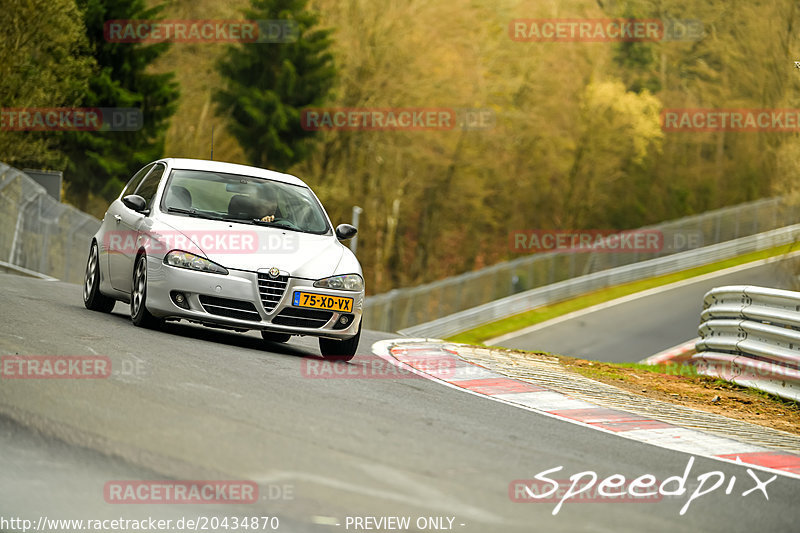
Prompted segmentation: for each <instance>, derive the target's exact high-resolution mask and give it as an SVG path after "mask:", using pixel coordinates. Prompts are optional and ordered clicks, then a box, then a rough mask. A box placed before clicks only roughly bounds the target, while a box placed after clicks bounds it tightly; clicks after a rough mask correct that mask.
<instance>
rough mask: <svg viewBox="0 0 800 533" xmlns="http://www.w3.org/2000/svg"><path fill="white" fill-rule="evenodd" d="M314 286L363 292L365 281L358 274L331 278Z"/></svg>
mask: <svg viewBox="0 0 800 533" xmlns="http://www.w3.org/2000/svg"><path fill="white" fill-rule="evenodd" d="M314 286H315V287H319V288H322V289H337V290H340V291H363V290H364V279H363V278H362V277H361V276H359V275H358V274H342V275H341V276H331V277H329V278H323V279H320V280H317V281H315V282H314Z"/></svg>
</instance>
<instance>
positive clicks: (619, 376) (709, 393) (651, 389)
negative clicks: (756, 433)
mask: <svg viewBox="0 0 800 533" xmlns="http://www.w3.org/2000/svg"><path fill="white" fill-rule="evenodd" d="M559 361H560V363H561V365H562V366H564V368H566V369H567V370H569V371H571V372H575V373H578V374H580V375H582V376H585V377H587V378H590V379H594V380H596V381H600V382H602V383H607V384H609V385H614V386H615V387H619V388H620V389H624V390H626V391H628V392H631V393H633V394H637V395H639V396H644V397H647V398H653V399H656V400H661V401H664V402H670V403H674V404H678V405H683V406H685V407H690V408H692V409H697V410H700V411H706V412H708V413H715V414H718V415H723V416H727V417H728V418H734V419H736V420H742V421H745V422H750V423H752V424H758V425H761V426H766V427H770V428H773V429H779V430H781V431H786V432H789V433H794V434H796V435H800V405H798V403H797V402H793V401H787V400H782V399H781V398H778V397H776V396H772V395H769V394H766V393H764V392H760V391H756V390H753V389H748V388H746V387H741V386H739V385H736V384H735V383H730V382H727V381H723V380H720V379H717V378H710V377H707V376H701V375H698V374H697V373H696V372H695V371H694V367H692V366H690V365H680V364H668V365H656V366H651V367H646V368H645V367H644V366H640V367H637V368H627V367H620V366H617V365H614V364H608V363H601V362H598V361H586V360H584V359H574V358H570V357H559Z"/></svg>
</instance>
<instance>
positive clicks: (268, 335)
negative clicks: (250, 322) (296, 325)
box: [261, 330, 292, 343]
mask: <svg viewBox="0 0 800 533" xmlns="http://www.w3.org/2000/svg"><path fill="white" fill-rule="evenodd" d="M261 338H262V339H264V340H265V341H268V342H281V343H283V342H289V339H291V338H292V336H291V335H289V334H288V333H275V332H274V331H265V330H261Z"/></svg>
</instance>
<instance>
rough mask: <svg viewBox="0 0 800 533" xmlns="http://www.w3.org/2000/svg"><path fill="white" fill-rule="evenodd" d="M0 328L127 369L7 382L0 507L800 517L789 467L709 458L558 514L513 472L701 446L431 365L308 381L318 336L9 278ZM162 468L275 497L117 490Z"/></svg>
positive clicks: (495, 526) (36, 349) (622, 461)
mask: <svg viewBox="0 0 800 533" xmlns="http://www.w3.org/2000/svg"><path fill="white" fill-rule="evenodd" d="M725 282H726V283H727V282H728V281H727V280H726V281H725ZM695 322H696V320H695ZM0 324H2V326H0V328H2V329H0V332H1V333H0V355H5V356H8V355H55V356H58V355H70V356H75V355H87V356H88V355H95V356H98V355H99V356H107V357H108V358H110V360H111V363H112V372H111V375H110V376H109V377H108V378H106V379H80V380H79V379H73V380H69V379H5V378H3V379H0V417H1V418H0V450H2V453H0V517H3V518H8V517H24V518H27V519H31V520H33V521H34V522H35V521H36V520H38V518H39V517H40V516H47V517H48V518H50V519H53V518H63V519H67V518H74V519H104V518H118V517H132V518H137V519H142V518H146V517H148V516H151V517H155V518H160V519H178V518H179V517H181V516H189V517H198V516H207V517H208V516H217V517H223V516H230V515H239V516H242V515H248V516H265V515H268V516H277V517H279V518H280V527H279V528H278V531H298V532H305V531H365V530H366V528H362V529H354V528H353V526H352V525H351V526H349V527H346V523H347V517H348V516H350V517H356V516H358V517H376V518H377V517H389V516H409V517H411V523H412V527H411V528H409V529H406V530H407V531H423V530H428V531H430V530H433V529H432V528H431V527H428V528H427V529H423V528H418V527H416V526H414V525H413V524H414V523H415V521H416V520H417V519H418V518H419V517H449V518H452V519H453V522H452V529H453V530H456V531H474V532H488V533H492V532H506V531H508V532H517V531H519V532H523V531H525V532H532V531H547V532H550V531H565V532H567V531H568V532H573V531H590V532H606V531H608V532H611V531H648V532H650V531H665V532H666V531H669V532H680V531H685V532H698V531H701V532H712V531H720V532H733V531H742V532H752V531H765V532H766V531H777V532H788V531H796V530H797V523H798V520H799V519H800V510H798V506H797V501H798V497H797V494H798V491H800V480H797V479H795V478H790V477H786V476H778V477H777V478H776V479H775V480H774V481H772V482H770V483H769V484H768V485H766V488H765V490H766V491H767V492H768V496H769V499H768V500H767V499H766V498H765V497H764V495H763V494H762V492H761V491H759V490H755V491H750V492H747V491H748V490H749V489H751V488H752V487H753V486H754V484H755V483H754V481H753V479H752V477H751V476H750V475H749V474H748V473H747V471H746V469H745V468H743V467H740V466H737V465H732V464H728V463H721V462H717V461H713V460H709V459H703V458H700V457H697V458H696V459H695V461H694V464H693V466H692V470H691V472H690V475H689V476H688V483H687V489H688V492H687V494H684V495H682V496H666V497H663V498H662V499H660V501H655V502H649V501H648V502H643V501H634V502H631V503H622V502H614V503H596V502H591V503H570V502H567V503H566V504H565V505H564V506H563V507H562V508H561V509H560V511H559V512H558V513H557V514H555V515H553V511H554V509H555V506H556V505H555V503H515V502H512V501H511V499H510V497H509V485H510V484H511V483H512V482H513V481H514V480H517V479H531V478H533V477H534V475H536V474H537V473H540V472H542V471H545V470H549V469H552V468H555V467H557V466H560V465H561V466H563V467H564V468H563V470H562V471H561V472H559V473H558V474H557V475H556V474H552V475H551V476H550V477H553V478H555V479H566V478H568V477H569V476H570V475H572V474H575V473H579V472H583V471H593V472H596V473H597V475H598V477H599V478H607V477H608V476H611V475H613V474H622V475H624V476H626V478H627V479H629V480H630V479H632V478H635V477H638V476H641V475H643V474H652V475H653V476H655V478H656V479H658V480H665V479H667V478H668V477H670V476H681V475H683V474H684V471H685V469H686V466H687V461H688V460H689V458H690V456H689V455H687V454H684V453H679V452H673V451H669V450H665V449H662V448H657V447H653V446H649V445H645V444H641V443H637V442H634V441H630V440H627V439H622V438H619V437H617V436H615V435H611V434H606V433H601V432H598V431H595V430H592V429H589V428H585V427H581V426H576V425H573V424H569V423H565V422H562V421H559V420H555V419H553V418H549V417H545V416H540V415H538V414H536V413H532V412H529V411H524V410H521V409H517V408H514V407H510V406H508V405H504V404H501V403H497V402H492V401H486V400H485V399H482V398H479V397H476V396H474V395H471V394H468V393H465V392H461V391H457V390H453V389H451V388H448V387H445V386H442V385H440V384H437V383H435V382H432V381H428V380H424V379H421V378H386V377H384V378H383V379H374V377H375V376H374V375H373V379H367V378H364V377H363V375H360V376H356V377H352V376H349V378H348V377H339V378H334V379H319V378H315V377H310V376H309V368H312V366H313V364H318V363H319V356H318V353H319V351H318V348H317V345H316V341H315V340H305V339H301V340H292V341H291V342H290V343H289V344H288V345H278V344H271V345H266V344H265V343H263V342H262V341H261V338H260V336H258V335H257V334H254V333H250V334H247V335H242V334H235V333H228V332H225V331H221V330H213V329H207V328H202V327H195V326H190V325H182V324H176V325H171V326H168V327H167V328H166V329H165V330H164V331H150V330H143V329H139V328H135V327H133V326H132V325H131V323H130V320H129V318H128V316H127V307H126V306H123V305H122V304H117V308H116V309H115V312H114V313H113V314H111V315H105V314H100V313H95V312H91V311H88V310H86V309H85V308H84V307H83V304H82V301H81V288H80V287H79V286H77V285H70V284H65V283H62V282H57V281H43V280H38V279H32V278H23V277H16V276H11V275H4V274H0ZM394 336H395V335H391V334H385V333H379V332H372V331H370V332H365V334H364V335H363V336H362V340H361V349H360V353H363V354H364V355H359V356H357V357H356V358H355V359H353V360H352V361H351V362H350V363H337V365H345V366H346V367H347V369H348V373H349V370H350V369H355V370H358V369H359V368H363V367H364V365H370V364H373V363H374V361H375V360H374V358H373V356H371V355H370V346H371V345H372V343H374V342H376V341H378V340H381V339H386V338H391V337H394ZM713 471H718V472H720V474H719V475H716V476H717V477H719V476H720V475H724V480H725V484H724V485H723V487H728V486H729V483H733V485H731V486H732V487H733V488H732V490H731V493H730V494H725V491H724V490H723V488H720V489H718V490H715V491H713V492H711V493H709V494H707V495H703V496H701V497H698V498H697V499H695V500H694V501H692V502H691V505H690V506H689V507H688V510H687V511H686V512H685V514H684V515H680V511H681V508H683V507H684V506H685V505H686V503H687V499H688V498H689V494H690V493H696V492H695V491H697V489H698V479H697V477H698V476H701V475H703V474H706V473H709V472H713ZM757 475H758V477H759V478H760V479H761V480H762V481H766V480H767V479H769V478H770V477H771V474H768V473H766V472H757ZM733 476H735V477H736V479H735V480H733ZM161 479H173V480H204V479H223V480H249V481H252V482H255V483H257V484H258V487H259V495H260V497H259V499H258V501H257V502H256V503H251V504H236V505H197V504H181V505H175V504H173V505H164V504H148V505H144V504H110V503H106V501H105V499H104V486H105V484H106V483H108V482H109V481H114V480H161ZM710 484H711V481H708V482H707V484H706V488H710V487H708V485H710ZM742 493H747V494H746V495H744V496H743V495H742ZM336 524H340V525H338V526H337V525H336ZM443 524H444V525H445V526H447V525H448V524H449V522H448V520H444V521H443ZM462 524H463V525H462ZM448 527H449V526H448ZM0 529H2V528H0ZM8 529H9V530H11V528H8ZM218 530H220V531H221V530H223V529H221V528H220V529H218ZM388 530H389V529H372V531H388Z"/></svg>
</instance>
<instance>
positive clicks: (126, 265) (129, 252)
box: [109, 163, 166, 293]
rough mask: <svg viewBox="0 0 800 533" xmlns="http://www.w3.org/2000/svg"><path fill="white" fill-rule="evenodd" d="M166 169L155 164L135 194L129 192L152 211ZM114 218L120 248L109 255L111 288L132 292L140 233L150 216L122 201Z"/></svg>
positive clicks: (162, 165)
mask: <svg viewBox="0 0 800 533" xmlns="http://www.w3.org/2000/svg"><path fill="white" fill-rule="evenodd" d="M165 169H166V165H164V164H163V163H157V164H155V165H154V166H153V167H152V168H151V169H150V172H149V173H148V174H147V175H146V176H145V177H144V179H143V180H142V181H141V183H140V184H139V186H138V187H137V188H136V190H135V192H133V193H130V194H138V195H139V196H141V197H142V198H144V200H145V202H146V203H147V208H148V209H150V208H152V203H153V198H154V197H155V194H156V191H157V190H158V184H159V183H160V182H161V178H162V176H163V175H164V170H165ZM115 203H116V202H115ZM113 216H114V222H115V226H116V232H117V234H118V235H119V236H120V237H119V239H118V242H121V246H120V247H119V249H118V250H115V251H114V253H112V254H109V276H110V279H111V286H112V287H114V288H115V289H117V290H120V291H123V292H126V293H130V292H131V288H132V286H133V283H132V279H133V261H134V259H136V253H137V252H138V251H139V231H140V228H141V225H142V224H143V222H144V220H145V218H146V216H147V215H144V214H142V213H137V212H136V211H134V210H133V209H130V208H129V207H127V206H126V205H125V204H123V203H122V202H119V203H118V205H117V206H116V209H115V213H114V215H113Z"/></svg>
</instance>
